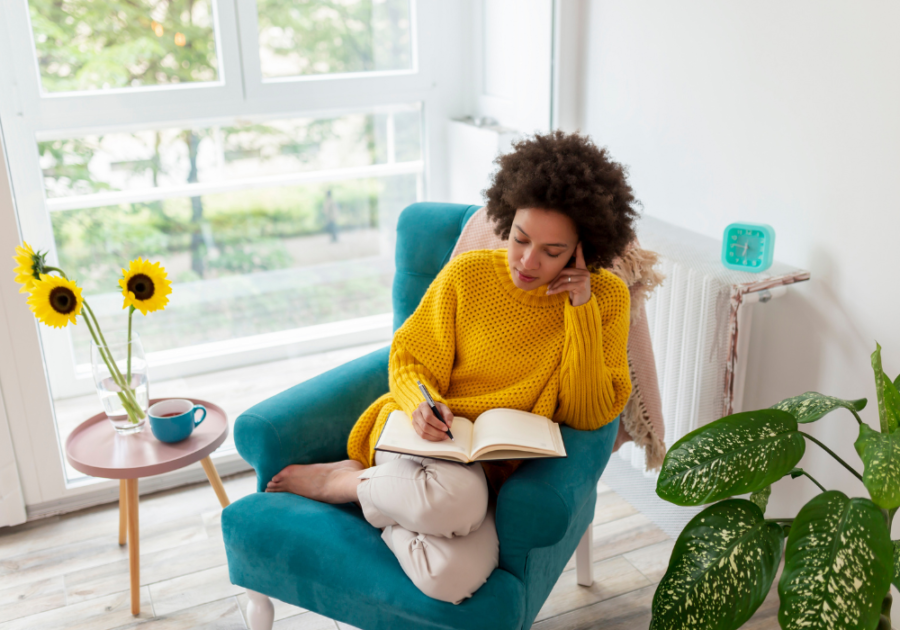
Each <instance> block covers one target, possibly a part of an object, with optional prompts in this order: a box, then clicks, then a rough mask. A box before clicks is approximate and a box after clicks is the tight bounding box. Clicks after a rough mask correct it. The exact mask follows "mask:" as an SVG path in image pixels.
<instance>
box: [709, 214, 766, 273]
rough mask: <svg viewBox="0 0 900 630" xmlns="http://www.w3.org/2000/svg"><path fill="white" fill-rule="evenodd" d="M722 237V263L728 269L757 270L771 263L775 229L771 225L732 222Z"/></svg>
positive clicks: (761, 269)
mask: <svg viewBox="0 0 900 630" xmlns="http://www.w3.org/2000/svg"><path fill="white" fill-rule="evenodd" d="M723 237H724V238H723V242H722V263H723V264H724V265H725V266H726V267H728V268H729V269H740V270H743V271H753V272H759V271H763V270H764V269H768V268H769V267H770V266H771V265H772V260H773V251H774V247H775V231H774V230H773V229H772V228H771V226H769V225H766V224H753V223H732V224H731V225H729V226H728V227H727V228H725V234H724V235H723Z"/></svg>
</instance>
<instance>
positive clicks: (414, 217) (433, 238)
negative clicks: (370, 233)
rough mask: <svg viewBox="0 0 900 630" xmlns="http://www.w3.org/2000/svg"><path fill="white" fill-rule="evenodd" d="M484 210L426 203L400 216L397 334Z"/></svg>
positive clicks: (395, 290) (394, 296)
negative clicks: (472, 221)
mask: <svg viewBox="0 0 900 630" xmlns="http://www.w3.org/2000/svg"><path fill="white" fill-rule="evenodd" d="M480 207H481V204H477V205H470V206H467V205H465V204H459V203H433V202H422V203H414V204H412V205H411V206H407V207H406V208H405V209H404V210H403V212H401V213H400V217H399V218H398V219H397V250H396V258H395V266H396V271H395V274H394V287H393V291H392V299H393V304H394V331H396V330H397V329H398V328H400V326H402V325H403V322H405V321H406V320H407V318H409V316H410V315H412V314H413V312H414V311H415V310H416V307H417V306H418V305H419V302H421V301H422V296H423V295H425V291H426V289H428V285H430V284H431V281H432V280H434V279H435V277H436V276H437V274H438V272H439V271H440V270H441V269H443V268H444V265H446V264H447V262H448V261H449V260H450V254H451V253H453V248H454V246H455V245H456V241H457V239H458V238H459V235H460V234H461V233H462V230H463V227H465V225H466V222H467V221H468V220H469V217H471V216H472V215H473V214H475V212H477V211H478V209H479V208H480Z"/></svg>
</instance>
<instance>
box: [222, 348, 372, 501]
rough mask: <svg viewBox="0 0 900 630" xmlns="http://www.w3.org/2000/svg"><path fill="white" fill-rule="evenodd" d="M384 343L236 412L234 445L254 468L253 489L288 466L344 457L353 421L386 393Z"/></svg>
mask: <svg viewBox="0 0 900 630" xmlns="http://www.w3.org/2000/svg"><path fill="white" fill-rule="evenodd" d="M389 351H390V346H386V347H384V348H380V349H379V350H375V351H374V352H371V353H369V354H367V355H365V356H362V357H360V358H358V359H355V360H353V361H350V362H348V363H345V364H344V365H341V366H338V367H336V368H334V369H332V370H329V371H327V372H325V373H324V374H320V375H319V376H316V377H315V378H311V379H309V380H308V381H304V382H302V383H299V384H298V385H295V386H293V387H291V388H290V389H287V390H285V391H283V392H281V393H280V394H276V395H275V396H272V397H271V398H268V399H266V400H264V401H262V402H261V403H258V404H256V405H254V406H253V407H251V408H250V409H248V410H247V411H245V412H244V413H242V414H241V415H240V416H238V418H237V420H236V421H235V423H234V444H235V446H236V447H237V450H238V453H240V455H241V457H243V458H244V459H245V460H246V461H247V462H248V463H249V464H250V465H251V466H253V468H254V469H255V470H256V479H257V489H258V490H259V491H260V492H261V491H263V490H265V487H266V484H267V483H268V482H269V480H270V479H271V478H272V477H273V476H274V475H275V474H276V473H278V472H279V471H280V470H281V469H282V468H284V467H285V466H288V465H289V464H309V463H314V462H330V461H337V460H341V459H346V458H347V437H348V436H349V435H350V430H351V429H352V428H353V424H354V423H355V422H356V420H357V419H358V418H359V416H360V415H361V414H362V412H363V411H365V410H366V407H368V406H369V405H370V404H371V403H372V402H373V401H374V400H375V399H376V398H378V397H379V396H381V395H382V394H384V393H386V392H387V391H388V369H387V366H388V353H389Z"/></svg>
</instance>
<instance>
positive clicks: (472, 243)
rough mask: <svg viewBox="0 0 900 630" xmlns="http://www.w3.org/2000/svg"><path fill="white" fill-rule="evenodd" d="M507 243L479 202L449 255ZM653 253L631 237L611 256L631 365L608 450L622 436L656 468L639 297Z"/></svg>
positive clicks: (655, 400) (656, 407)
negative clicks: (624, 292) (623, 293)
mask: <svg viewBox="0 0 900 630" xmlns="http://www.w3.org/2000/svg"><path fill="white" fill-rule="evenodd" d="M506 246H507V243H506V242H505V241H502V240H501V239H500V237H498V236H497V235H496V234H494V228H493V225H492V224H491V222H490V220H489V219H488V217H487V213H486V212H485V209H484V208H480V209H479V210H478V211H477V212H476V213H475V214H473V215H472V217H471V218H470V219H469V221H468V222H467V223H466V225H465V227H464V228H463V231H462V234H460V236H459V240H458V241H457V242H456V247H455V248H454V249H453V253H452V254H450V258H453V257H454V256H457V255H458V254H461V253H463V252H468V251H471V250H473V249H497V248H500V247H506ZM658 259H659V256H658V255H657V254H656V253H655V252H651V251H648V250H645V249H641V247H640V244H639V243H638V242H637V240H636V239H635V240H634V241H633V242H632V243H631V245H629V247H628V249H627V250H626V251H625V253H624V254H623V255H622V256H620V257H619V258H616V259H615V260H614V261H613V264H612V266H611V267H609V270H610V271H611V272H613V273H614V274H616V275H617V276H619V277H620V278H622V280H624V281H625V284H627V285H628V288H629V290H630V291H631V326H630V330H629V333H628V365H629V367H630V368H631V397H630V398H629V399H628V403H627V404H626V405H625V410H624V411H623V412H622V422H621V423H619V434H618V435H617V436H616V442H615V446H614V447H613V451H617V450H619V447H620V446H622V444H624V443H625V442H630V441H634V443H635V444H636V445H637V446H640V447H642V448H643V449H644V453H645V456H646V469H647V470H648V471H649V470H658V469H659V467H660V466H661V465H662V461H663V458H664V457H665V455H666V445H665V442H664V438H665V425H664V424H663V417H662V402H661V399H660V395H659V382H658V380H657V377H656V362H655V359H654V357H653V344H652V343H651V342H650V327H649V326H648V325H647V317H646V309H645V302H646V300H647V298H648V297H649V295H650V293H651V292H652V291H653V289H655V288H656V287H657V286H659V285H660V284H662V281H663V279H664V278H665V276H663V275H662V274H661V273H659V272H658V271H656V270H654V269H653V266H654V265H655V264H656V262H657V260H658Z"/></svg>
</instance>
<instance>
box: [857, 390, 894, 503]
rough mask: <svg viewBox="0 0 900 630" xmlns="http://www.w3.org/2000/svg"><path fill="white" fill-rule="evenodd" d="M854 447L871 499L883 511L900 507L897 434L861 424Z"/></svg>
mask: <svg viewBox="0 0 900 630" xmlns="http://www.w3.org/2000/svg"><path fill="white" fill-rule="evenodd" d="M892 387H893V385H892ZM854 446H855V447H856V452H857V453H859V458H860V459H861V460H863V464H864V465H865V467H866V468H865V471H864V472H863V483H864V484H866V489H867V490H868V491H869V495H870V496H871V497H872V500H873V501H874V502H875V503H876V504H877V505H878V507H882V508H884V509H886V510H890V509H891V508H895V507H897V506H900V431H895V432H894V433H879V432H878V431H873V430H872V429H871V428H869V425H867V424H861V425H860V426H859V437H858V438H856V443H855V444H854Z"/></svg>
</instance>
